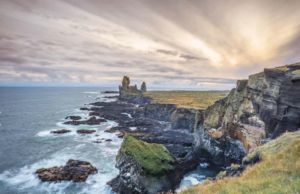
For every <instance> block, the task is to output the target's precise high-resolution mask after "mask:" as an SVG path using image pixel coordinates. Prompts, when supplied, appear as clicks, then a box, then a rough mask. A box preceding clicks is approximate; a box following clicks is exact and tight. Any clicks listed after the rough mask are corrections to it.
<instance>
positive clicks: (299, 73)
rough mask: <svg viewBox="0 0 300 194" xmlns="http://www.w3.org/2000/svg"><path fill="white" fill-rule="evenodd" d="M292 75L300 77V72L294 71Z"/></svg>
mask: <svg viewBox="0 0 300 194" xmlns="http://www.w3.org/2000/svg"><path fill="white" fill-rule="evenodd" d="M292 74H294V75H300V70H295V71H293V72H292Z"/></svg>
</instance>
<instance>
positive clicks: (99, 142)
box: [93, 141, 102, 143]
mask: <svg viewBox="0 0 300 194" xmlns="http://www.w3.org/2000/svg"><path fill="white" fill-rule="evenodd" d="M93 143H102V141H93Z"/></svg>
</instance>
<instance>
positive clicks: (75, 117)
mask: <svg viewBox="0 0 300 194" xmlns="http://www.w3.org/2000/svg"><path fill="white" fill-rule="evenodd" d="M65 119H71V120H80V119H81V117H80V116H68V117H66V118H65Z"/></svg>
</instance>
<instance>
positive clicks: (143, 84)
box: [141, 82, 147, 93]
mask: <svg viewBox="0 0 300 194" xmlns="http://www.w3.org/2000/svg"><path fill="white" fill-rule="evenodd" d="M141 92H142V93H145V92H147V87H146V82H143V83H142V86H141Z"/></svg>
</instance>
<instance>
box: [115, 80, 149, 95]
mask: <svg viewBox="0 0 300 194" xmlns="http://www.w3.org/2000/svg"><path fill="white" fill-rule="evenodd" d="M144 92H147V89H146V83H145V82H143V84H142V86H141V90H139V89H138V88H137V86H136V85H134V86H130V78H129V77H128V76H124V77H123V81H122V86H121V85H120V86H119V93H120V96H124V95H127V94H135V95H136V94H142V93H144Z"/></svg>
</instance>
